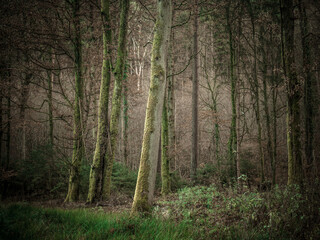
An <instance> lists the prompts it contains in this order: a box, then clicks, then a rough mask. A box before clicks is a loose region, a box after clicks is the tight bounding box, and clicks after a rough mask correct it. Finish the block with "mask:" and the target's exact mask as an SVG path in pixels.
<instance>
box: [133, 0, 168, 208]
mask: <svg viewBox="0 0 320 240" xmlns="http://www.w3.org/2000/svg"><path fill="white" fill-rule="evenodd" d="M171 15H172V3H171V0H158V17H157V21H156V24H155V28H154V37H153V45H152V57H151V77H150V89H149V97H148V103H147V110H146V118H145V126H144V134H143V142H142V151H141V158H140V167H139V173H138V179H137V185H136V190H135V194H134V200H133V204H132V213H135V212H144V211H149V210H150V207H151V204H152V201H153V194H154V186H155V179H156V171H157V160H158V151H159V141H160V127H161V119H162V118H161V115H162V111H163V102H164V96H165V89H166V64H167V48H168V44H169V39H170V31H171V20H172V19H171Z"/></svg>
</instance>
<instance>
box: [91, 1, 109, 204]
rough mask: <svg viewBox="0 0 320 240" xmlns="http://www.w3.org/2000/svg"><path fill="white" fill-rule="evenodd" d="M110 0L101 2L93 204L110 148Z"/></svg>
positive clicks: (99, 195) (99, 194)
mask: <svg viewBox="0 0 320 240" xmlns="http://www.w3.org/2000/svg"><path fill="white" fill-rule="evenodd" d="M109 5H110V1H109V0H101V13H102V16H103V62H102V76H101V86H100V97H99V111H98V132H97V142H96V148H95V152H94V157H93V163H92V166H91V170H90V177H89V191H88V197H87V202H88V203H92V202H95V201H96V200H98V199H99V198H100V197H101V184H102V173H103V172H102V169H103V164H104V159H105V155H106V151H107V146H108V109H109V104H108V103H109V88H110V78H111V59H110V56H111V50H110V47H109V46H110V45H111V39H112V38H111V28H110V15H109Z"/></svg>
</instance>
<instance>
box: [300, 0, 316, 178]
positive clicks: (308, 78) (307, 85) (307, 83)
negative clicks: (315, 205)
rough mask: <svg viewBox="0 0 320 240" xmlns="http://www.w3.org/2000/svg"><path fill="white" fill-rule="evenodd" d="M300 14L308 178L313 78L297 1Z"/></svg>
mask: <svg viewBox="0 0 320 240" xmlns="http://www.w3.org/2000/svg"><path fill="white" fill-rule="evenodd" d="M299 13H300V29H301V43H302V54H303V73H304V76H303V77H304V99H303V100H304V109H305V112H304V117H305V132H306V136H305V149H304V151H305V156H306V164H307V166H306V173H307V176H309V177H310V178H311V177H312V176H311V170H312V167H313V166H312V165H313V161H314V159H313V148H314V147H313V139H314V109H315V107H314V104H315V103H314V102H315V99H314V96H315V91H314V89H315V87H314V78H313V76H312V71H311V53H310V40H309V38H310V37H309V36H308V34H309V27H308V19H307V14H306V9H305V7H304V4H303V1H302V0H300V1H299Z"/></svg>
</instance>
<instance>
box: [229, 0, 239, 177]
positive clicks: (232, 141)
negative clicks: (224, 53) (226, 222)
mask: <svg viewBox="0 0 320 240" xmlns="http://www.w3.org/2000/svg"><path fill="white" fill-rule="evenodd" d="M230 9H231V1H229V4H228V6H227V9H226V17H227V31H228V34H229V50H230V65H229V67H230V83H231V108H232V119H231V127H230V138H229V143H228V145H229V149H228V155H229V161H230V165H231V174H232V177H235V178H237V177H238V176H237V174H238V171H237V165H238V164H237V160H236V159H237V158H236V153H237V141H238V139H237V109H236V106H237V104H236V79H235V76H234V60H235V50H234V44H233V36H232V28H231V19H230Z"/></svg>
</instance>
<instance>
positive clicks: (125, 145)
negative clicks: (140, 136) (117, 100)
mask: <svg viewBox="0 0 320 240" xmlns="http://www.w3.org/2000/svg"><path fill="white" fill-rule="evenodd" d="M127 71H128V69H127V65H126V67H125V71H124V76H123V128H122V140H123V161H124V163H125V164H126V166H129V162H128V120H129V116H128V109H129V105H128V76H127Z"/></svg>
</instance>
